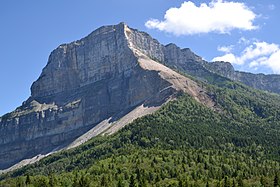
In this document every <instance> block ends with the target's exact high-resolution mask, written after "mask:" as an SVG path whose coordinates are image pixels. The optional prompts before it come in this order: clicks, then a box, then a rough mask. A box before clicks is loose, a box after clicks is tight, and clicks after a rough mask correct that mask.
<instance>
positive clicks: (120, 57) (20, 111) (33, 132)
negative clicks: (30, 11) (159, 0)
mask: <svg viewBox="0 0 280 187" xmlns="http://www.w3.org/2000/svg"><path fill="white" fill-rule="evenodd" d="M138 33H140V32H138V31H136V30H133V29H130V28H129V27H128V26H127V25H125V24H124V23H120V24H118V25H112V26H104V27H101V28H99V29H97V30H95V31H94V32H92V33H91V34H90V35H88V36H87V37H85V38H83V39H81V40H78V41H75V42H72V43H70V44H63V45H60V46H59V47H58V48H57V49H55V50H54V51H53V52H52V53H51V55H50V57H49V60H48V63H47V65H46V67H45V68H44V69H43V71H42V73H41V75H40V77H39V78H38V80H36V81H35V82H34V83H33V84H32V86H31V96H30V98H28V100H27V101H25V102H24V103H23V105H22V106H20V107H18V108H17V109H16V110H15V111H13V112H11V113H9V114H6V115H4V116H2V117H1V118H0V137H1V138H0V146H1V149H0V170H1V169H6V168H9V167H10V166H12V165H14V164H16V163H18V162H19V161H21V160H23V159H29V158H32V157H35V158H41V156H38V157H37V156H36V155H45V154H49V153H51V152H54V151H57V150H60V149H62V148H65V147H69V146H70V147H73V146H77V145H79V144H80V143H81V142H85V141H86V140H87V139H89V138H91V137H92V136H95V135H97V134H100V133H102V132H103V131H105V130H107V129H108V128H111V130H112V129H114V130H113V131H112V132H114V131H117V130H118V129H119V128H121V127H123V126H125V125H126V124H128V123H129V122H131V121H132V120H133V119H136V118H137V117H140V116H143V115H146V114H149V113H152V112H154V111H156V110H158V109H159V108H160V106H161V105H163V104H164V103H166V102H168V101H170V100H172V99H173V98H175V97H176V95H177V94H178V93H180V92H182V91H183V92H186V93H189V94H190V95H192V96H193V97H194V98H195V99H196V100H197V101H199V102H201V103H203V104H205V105H207V106H209V107H213V106H214V105H215V104H214V102H213V101H212V99H211V98H210V97H209V96H208V94H207V93H206V92H205V91H204V89H203V88H201V87H199V86H198V85H197V84H196V82H195V81H193V80H191V79H189V78H187V77H184V76H182V75H180V74H179V73H177V72H175V71H173V70H171V69H169V68H167V67H165V66H164V65H162V64H159V63H158V62H156V61H154V60H153V59H151V58H150V57H149V56H147V54H146V51H147V50H150V49H149V48H147V49H146V50H145V49H144V48H141V47H142V46H145V45H146V43H147V42H152V41H146V40H145V38H139V37H136V38H135V39H133V38H132V36H138ZM138 48H139V49H140V48H141V50H138ZM139 107H142V110H139ZM151 108H152V110H150V109H151ZM127 115H128V116H127ZM122 118H125V119H126V120H123V121H124V123H115V122H117V121H118V120H119V119H122ZM112 126H114V128H112ZM89 131H90V132H94V133H89ZM85 133H87V135H85ZM82 137H85V139H81V138H82ZM79 142H80V143H79ZM24 163H28V162H25V161H23V164H24Z"/></svg>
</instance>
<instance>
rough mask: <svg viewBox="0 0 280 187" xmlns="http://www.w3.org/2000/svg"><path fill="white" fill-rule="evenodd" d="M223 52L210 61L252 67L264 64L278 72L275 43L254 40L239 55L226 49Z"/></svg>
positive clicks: (279, 58)
mask: <svg viewBox="0 0 280 187" xmlns="http://www.w3.org/2000/svg"><path fill="white" fill-rule="evenodd" d="M247 41H248V40H247ZM238 43H239V42H238ZM246 44H247V42H246ZM224 53H225V54H224V55H222V56H218V57H215V58H213V60H212V61H226V62H230V63H232V64H236V65H244V66H246V65H247V66H248V67H249V68H254V69H257V68H259V67H262V66H266V67H268V68H270V69H271V70H272V72H274V73H280V47H279V45H277V44H274V43H271V44H269V43H267V42H259V41H255V42H253V43H252V44H250V45H249V46H247V47H245V49H243V51H242V52H241V54H240V55H235V54H233V53H231V52H227V51H224Z"/></svg>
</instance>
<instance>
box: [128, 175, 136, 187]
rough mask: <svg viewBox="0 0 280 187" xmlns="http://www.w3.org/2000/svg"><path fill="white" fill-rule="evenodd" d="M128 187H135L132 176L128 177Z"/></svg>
mask: <svg viewBox="0 0 280 187" xmlns="http://www.w3.org/2000/svg"><path fill="white" fill-rule="evenodd" d="M129 187H136V181H135V177H134V175H133V174H132V175H131V176H130V180H129Z"/></svg>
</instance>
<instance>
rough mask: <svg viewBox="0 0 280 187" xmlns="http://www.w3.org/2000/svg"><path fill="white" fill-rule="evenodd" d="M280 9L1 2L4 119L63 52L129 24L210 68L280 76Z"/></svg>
mask: <svg viewBox="0 0 280 187" xmlns="http://www.w3.org/2000/svg"><path fill="white" fill-rule="evenodd" d="M230 7H234V8H230ZM279 9H280V1H279V0H266V1H263V0H247V1H245V0H244V1H241V0H238V1H236V0H227V1H222V0H213V1H212V0H204V1H202V0H192V1H179V0H141V1H136V0H135V1H131V0H118V1H116V0H94V1H93V0H83V1H77V0H48V1H38V0H25V1H18V0H17V1H16V0H3V1H0V23H1V29H0V41H1V45H0V53H1V62H0V70H1V73H0V85H1V91H0V116H1V115H3V114H5V113H7V112H10V111H12V110H14V109H15V108H16V107H17V106H20V105H21V103H22V102H23V101H24V100H26V99H27V98H28V97H29V96H30V86H31V84H32V82H33V81H35V80H36V79H37V78H38V76H39V75H40V73H41V70H42V68H43V67H44V66H45V65H46V63H47V60H48V56H49V54H50V52H51V51H52V50H53V49H55V48H56V47H57V46H58V45H60V44H62V43H68V42H71V41H74V40H77V39H80V38H82V37H84V36H86V35H87V34H89V33H90V32H92V31H93V30H95V29H97V28H98V27H100V26H102V25H110V24H117V23H119V22H122V21H124V22H126V23H127V24H128V25H129V26H130V27H132V28H137V29H138V30H142V31H145V32H148V33H149V34H150V35H152V36H153V37H154V38H156V39H157V40H159V41H160V42H161V43H163V44H168V43H175V44H177V45H178V46H180V47H182V48H185V47H189V48H191V49H192V50H193V51H194V52H195V53H197V54H198V55H200V56H202V57H203V58H204V59H206V60H208V61H212V60H225V61H231V63H232V64H233V65H234V67H235V68H236V69H238V70H242V71H249V72H253V73H266V74H267V73H278V74H280V59H279V58H280V56H279V54H280V49H279V45H280V37H279V33H280V27H279V25H278V22H279V18H280V11H279ZM278 57H279V58H278ZM278 59H279V63H278Z"/></svg>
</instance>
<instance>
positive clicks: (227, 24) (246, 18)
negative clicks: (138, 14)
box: [145, 0, 257, 35]
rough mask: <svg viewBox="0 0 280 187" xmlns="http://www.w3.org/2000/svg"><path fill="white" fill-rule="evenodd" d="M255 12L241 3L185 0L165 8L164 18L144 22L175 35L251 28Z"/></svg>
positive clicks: (218, 0) (225, 31)
mask: <svg viewBox="0 0 280 187" xmlns="http://www.w3.org/2000/svg"><path fill="white" fill-rule="evenodd" d="M256 17H257V16H256V14H255V13H254V12H253V11H252V10H250V8H249V7H247V6H246V5H245V4H244V3H240V2H228V1H223V0H213V1H212V2H210V3H209V4H206V3H202V4H200V6H196V5H195V4H194V3H193V2H191V1H187V2H183V3H182V4H181V7H179V8H170V9H169V10H167V11H166V13H165V16H164V20H163V21H160V20H157V19H150V20H148V21H147V22H146V23H145V25H146V27H148V28H150V29H158V30H160V31H165V32H169V33H173V34H175V35H192V34H199V33H209V32H216V33H229V32H230V31H231V30H233V29H240V30H253V29H256V28H257V27H256V26H255V25H254V24H253V21H254V20H255V18H256Z"/></svg>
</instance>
